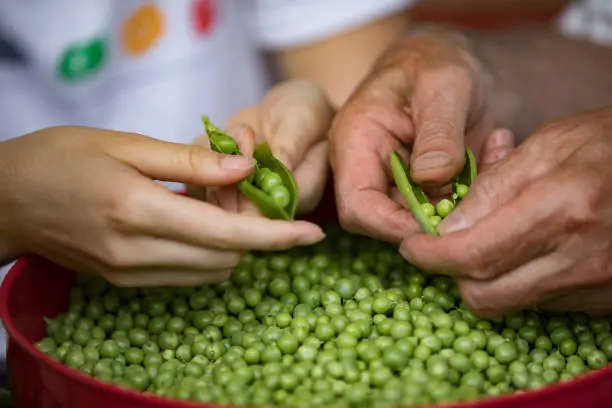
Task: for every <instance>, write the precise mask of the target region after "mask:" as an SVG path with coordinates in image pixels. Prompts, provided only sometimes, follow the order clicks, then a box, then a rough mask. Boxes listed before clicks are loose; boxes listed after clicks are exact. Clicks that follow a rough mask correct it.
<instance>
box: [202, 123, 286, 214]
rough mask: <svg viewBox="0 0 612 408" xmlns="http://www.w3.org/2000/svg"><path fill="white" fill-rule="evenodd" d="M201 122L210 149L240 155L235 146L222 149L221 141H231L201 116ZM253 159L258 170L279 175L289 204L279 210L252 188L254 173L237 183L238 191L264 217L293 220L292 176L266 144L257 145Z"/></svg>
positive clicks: (263, 194)
mask: <svg viewBox="0 0 612 408" xmlns="http://www.w3.org/2000/svg"><path fill="white" fill-rule="evenodd" d="M202 122H203V123H204V128H205V129H206V133H207V134H208V138H209V140H210V148H211V149H212V150H213V151H215V152H217V153H223V154H237V155H241V154H242V152H241V151H240V149H239V148H238V146H237V145H236V148H235V149H230V150H228V149H224V148H223V147H222V146H221V142H222V141H223V140H225V141H226V140H227V138H230V139H231V137H230V136H229V135H227V134H226V133H224V132H223V131H221V130H220V129H219V128H217V127H216V126H215V125H213V124H212V123H211V122H210V120H209V119H208V117H207V116H202ZM253 157H254V158H255V160H256V162H257V167H258V168H262V167H265V168H269V169H270V170H272V171H274V172H276V173H278V175H280V177H281V179H282V180H283V185H284V186H285V187H286V188H287V190H289V195H290V197H291V199H290V201H289V204H288V205H287V207H285V208H279V207H278V206H277V205H276V204H275V203H274V202H273V201H272V198H271V197H270V196H269V195H268V194H266V193H265V192H263V191H262V190H260V189H259V188H257V187H256V186H254V185H253V184H252V181H253V178H254V177H255V172H253V173H251V175H249V177H247V178H246V179H245V180H241V181H240V182H238V183H237V187H238V189H239V190H240V192H241V193H242V194H244V196H245V197H247V198H248V199H249V200H250V201H251V202H252V203H253V204H255V206H256V207H257V208H258V209H259V211H261V212H262V214H263V215H265V216H266V217H268V218H272V219H283V220H292V219H294V218H295V213H296V211H297V204H298V190H297V185H296V183H295V179H294V178H293V175H292V174H291V172H290V171H289V169H287V167H286V166H285V165H284V164H283V163H282V162H281V161H280V160H278V159H277V158H276V157H274V155H272V152H271V150H270V147H269V146H268V144H267V143H262V144H259V145H257V146H256V147H255V151H254V152H253Z"/></svg>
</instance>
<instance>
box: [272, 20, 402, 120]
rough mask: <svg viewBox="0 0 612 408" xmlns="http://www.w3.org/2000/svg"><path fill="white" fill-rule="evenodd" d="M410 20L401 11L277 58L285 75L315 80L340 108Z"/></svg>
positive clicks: (284, 53) (290, 51)
mask: <svg viewBox="0 0 612 408" xmlns="http://www.w3.org/2000/svg"><path fill="white" fill-rule="evenodd" d="M408 24H409V20H408V17H407V14H406V13H404V12H402V13H398V14H395V15H392V16H389V17H386V18H384V19H381V20H379V21H375V22H372V23H370V24H367V25H364V26H361V27H359V28H356V29H354V30H351V31H349V32H346V33H343V34H340V35H337V36H334V37H332V38H329V39H327V40H323V41H320V42H318V43H315V44H310V45H308V46H304V47H299V48H295V49H289V50H285V51H283V52H281V53H279V54H278V55H276V61H277V63H278V65H279V67H280V70H281V73H282V75H283V76H284V78H286V79H287V78H305V79H309V80H311V81H313V82H315V83H316V84H318V85H319V86H321V87H322V88H323V89H324V90H325V92H326V93H327V95H328V97H329V99H330V101H331V102H332V104H333V106H334V107H336V108H338V107H339V106H340V105H342V104H343V103H344V101H345V100H346V99H347V98H348V96H349V95H350V94H351V93H352V92H353V90H354V89H355V87H356V86H357V85H358V84H359V83H360V82H361V80H362V79H363V78H364V77H365V76H366V75H367V74H368V72H369V71H370V69H371V67H372V65H373V64H374V62H376V60H377V58H378V57H379V56H380V54H381V53H382V52H383V51H384V50H385V49H386V48H387V47H388V46H389V45H390V44H391V43H393V42H394V41H396V39H397V38H398V37H400V36H401V34H402V33H403V32H405V30H406V29H407V27H408Z"/></svg>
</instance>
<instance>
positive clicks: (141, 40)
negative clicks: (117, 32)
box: [121, 4, 164, 55]
mask: <svg viewBox="0 0 612 408" xmlns="http://www.w3.org/2000/svg"><path fill="white" fill-rule="evenodd" d="M163 32H164V15H163V13H162V12H161V10H160V9H159V7H157V6H156V5H155V4H144V5H142V6H140V7H139V8H138V9H137V10H136V11H135V12H134V13H133V14H132V15H131V16H130V17H129V18H128V19H127V20H125V22H124V23H123V27H122V29H121V42H122V44H123V48H124V49H125V51H126V52H127V53H129V54H132V55H138V54H142V53H144V52H146V51H147V50H149V49H150V48H151V47H153V45H155V42H156V41H157V40H158V39H159V38H160V37H161V36H162V34H163Z"/></svg>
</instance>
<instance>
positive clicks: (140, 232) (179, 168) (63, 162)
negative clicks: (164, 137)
mask: <svg viewBox="0 0 612 408" xmlns="http://www.w3.org/2000/svg"><path fill="white" fill-rule="evenodd" d="M252 170H253V160H252V158H249V157H237V156H224V155H220V154H216V153H213V152H212V151H210V150H208V149H205V148H202V147H199V146H187V145H179V144H173V143H166V142H161V141H158V140H155V139H151V138H147V137H144V136H140V135H136V134H128V133H119V132H112V131H106V130H99V129H91V128H78V127H60V128H50V129H45V130H41V131H39V132H35V133H32V134H30V135H26V136H23V137H20V138H16V139H13V140H10V141H7V142H3V143H0V180H1V181H2V182H1V183H0V250H6V249H7V248H9V249H10V250H11V253H10V255H12V256H15V257H17V256H20V255H21V254H24V253H36V254H38V255H41V256H43V257H46V258H48V259H50V260H52V261H55V262H57V263H59V264H62V265H64V266H67V267H70V268H72V269H75V270H78V271H83V272H90V273H96V274H100V275H102V276H104V277H105V278H106V279H108V280H109V281H110V282H111V283H113V284H116V285H119V286H163V285H195V284H202V283H212V282H219V281H223V280H226V279H228V278H229V276H230V274H231V270H232V269H233V267H234V266H236V265H237V264H238V262H239V261H240V258H241V255H242V254H243V253H244V252H246V251H248V250H251V249H261V250H274V249H284V248H289V247H292V246H295V245H309V244H312V243H315V242H317V241H319V240H321V239H322V238H323V232H322V231H321V229H320V228H319V227H318V226H316V225H313V224H310V223H305V222H295V223H293V222H291V223H290V222H282V221H271V220H268V219H265V218H262V217H250V216H246V215H238V214H233V213H229V212H226V211H224V210H222V209H220V208H218V207H215V206H213V205H210V204H207V203H202V202H200V201H198V200H194V199H191V198H189V197H185V196H180V195H177V194H175V193H173V192H171V191H170V190H168V189H167V188H165V187H163V186H162V185H160V184H158V183H155V182H154V181H153V180H162V181H174V182H181V183H190V184H196V185H204V186H223V185H230V184H234V183H235V182H237V181H238V180H240V179H242V178H244V177H246V176H247V175H248V174H249V173H250V172H251V171H252ZM6 255H7V253H6V252H5V253H4V256H6Z"/></svg>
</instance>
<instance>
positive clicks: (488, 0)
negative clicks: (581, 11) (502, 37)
mask: <svg viewBox="0 0 612 408" xmlns="http://www.w3.org/2000/svg"><path fill="white" fill-rule="evenodd" d="M571 2H572V1H571V0H514V1H512V2H509V1H502V0H427V1H424V2H421V4H419V5H417V6H416V7H415V8H414V9H413V10H412V11H411V13H412V14H413V15H414V16H415V18H416V19H417V20H419V21H436V22H446V23H452V24H459V25H463V26H467V27H472V28H500V27H507V26H513V25H522V24H525V23H549V22H551V21H553V20H554V19H555V18H556V17H557V16H558V15H559V13H560V12H561V11H562V9H563V8H564V7H566V6H567V5H568V4H569V3H571Z"/></svg>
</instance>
